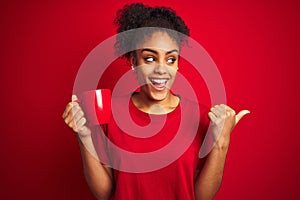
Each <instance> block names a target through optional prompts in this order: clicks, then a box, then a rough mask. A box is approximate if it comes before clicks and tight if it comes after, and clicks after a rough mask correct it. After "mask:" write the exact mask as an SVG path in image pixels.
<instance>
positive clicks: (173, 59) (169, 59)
mask: <svg viewBox="0 0 300 200" xmlns="http://www.w3.org/2000/svg"><path fill="white" fill-rule="evenodd" d="M175 61H176V59H175V58H168V60H167V63H168V64H173V63H174V62H175Z"/></svg>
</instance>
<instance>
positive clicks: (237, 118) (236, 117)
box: [235, 110, 250, 124]
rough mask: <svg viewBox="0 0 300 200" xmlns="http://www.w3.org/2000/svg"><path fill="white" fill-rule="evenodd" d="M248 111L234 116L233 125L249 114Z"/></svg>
mask: <svg viewBox="0 0 300 200" xmlns="http://www.w3.org/2000/svg"><path fill="white" fill-rule="evenodd" d="M249 113H250V111H249V110H242V111H240V112H239V113H238V114H237V115H236V116H235V124H237V123H238V122H239V121H240V120H241V119H242V118H243V117H244V116H245V115H247V114H249Z"/></svg>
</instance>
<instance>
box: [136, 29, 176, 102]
mask: <svg viewBox="0 0 300 200" xmlns="http://www.w3.org/2000/svg"><path fill="white" fill-rule="evenodd" d="M178 58H179V47H178V45H177V43H176V42H175V41H174V40H173V39H172V38H171V37H170V36H169V35H168V34H167V33H166V32H154V33H153V34H152V36H151V37H147V38H146V39H145V41H144V42H143V43H142V44H139V45H138V47H137V50H136V56H132V57H131V62H132V64H133V66H135V69H136V72H137V77H138V81H139V84H140V85H141V92H142V93H144V94H145V95H146V96H147V97H148V98H150V99H151V100H156V101H160V100H164V99H166V97H167V95H168V94H169V92H170V91H169V89H170V88H171V86H172V84H173V82H174V79H175V76H176V72H177V69H178Z"/></svg>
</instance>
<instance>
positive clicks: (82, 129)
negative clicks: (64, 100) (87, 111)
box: [62, 95, 91, 137]
mask: <svg viewBox="0 0 300 200" xmlns="http://www.w3.org/2000/svg"><path fill="white" fill-rule="evenodd" d="M77 101H78V98H77V96H76V95H72V101H71V102H69V103H68V104H67V106H66V109H65V111H64V113H63V115H62V118H63V119H64V121H65V123H66V124H67V125H68V126H69V127H70V128H71V129H73V131H74V132H76V133H78V135H79V136H80V137H86V136H91V129H90V128H88V127H87V126H86V123H87V120H86V118H85V117H84V112H83V110H82V108H81V106H80V105H79V103H78V102H77Z"/></svg>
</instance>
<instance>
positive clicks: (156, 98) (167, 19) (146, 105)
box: [63, 4, 249, 200]
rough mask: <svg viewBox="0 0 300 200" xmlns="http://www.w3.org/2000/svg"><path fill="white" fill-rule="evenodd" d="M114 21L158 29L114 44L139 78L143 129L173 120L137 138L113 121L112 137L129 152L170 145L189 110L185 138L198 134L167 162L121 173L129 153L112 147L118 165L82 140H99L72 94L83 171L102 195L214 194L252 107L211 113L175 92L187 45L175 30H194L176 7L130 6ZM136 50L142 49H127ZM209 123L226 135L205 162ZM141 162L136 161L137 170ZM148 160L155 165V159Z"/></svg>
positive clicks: (70, 118) (136, 97)
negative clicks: (237, 133)
mask: <svg viewBox="0 0 300 200" xmlns="http://www.w3.org/2000/svg"><path fill="white" fill-rule="evenodd" d="M115 23H116V24H117V25H118V27H119V28H118V30H117V32H118V33H122V32H124V31H128V30H132V29H137V28H142V27H159V28H154V29H149V32H144V33H142V35H139V36H138V37H137V35H135V34H129V35H126V37H124V36H121V35H120V36H119V37H117V42H116V44H115V47H116V49H117V51H118V52H121V53H122V52H125V54H123V56H124V57H125V58H126V59H128V60H129V61H130V63H131V65H132V69H133V70H135V72H136V75H137V78H138V81H139V83H140V91H139V92H135V93H133V94H131V95H130V102H129V111H130V114H131V117H132V120H133V121H134V122H135V123H137V124H139V125H140V126H146V125H147V124H148V123H149V122H150V118H151V120H152V121H155V120H157V121H160V120H161V119H166V122H165V123H164V127H163V128H162V129H161V130H160V131H159V132H158V133H157V134H155V135H153V136H151V137H145V138H143V137H141V138H138V137H132V136H130V135H128V134H126V132H125V131H123V130H122V129H121V128H119V127H118V125H117V123H116V122H115V121H114V119H112V120H111V122H110V123H109V124H108V132H107V133H106V134H107V136H108V138H109V140H110V141H112V142H113V143H114V144H117V145H119V146H120V147H121V148H123V149H125V150H127V151H132V152H137V153H146V152H153V151H156V150H158V149H161V148H163V147H164V146H165V145H167V144H168V143H169V142H170V141H171V140H172V139H173V138H174V137H175V136H176V134H177V130H178V124H180V123H182V119H181V116H182V115H184V114H186V115H185V116H190V118H189V119H188V121H191V123H192V126H190V125H189V126H187V127H186V129H185V136H186V138H189V137H190V136H191V135H190V133H191V132H193V131H194V129H193V128H194V127H196V128H197V129H196V135H195V137H193V139H192V142H191V143H190V144H189V146H188V148H186V149H185V151H184V152H183V153H182V154H181V155H180V156H178V158H177V159H175V160H174V161H172V162H170V163H169V164H168V165H165V166H163V167H161V168H157V169H155V170H148V171H145V172H133V171H128V170H127V171H122V170H120V169H122V165H124V163H123V162H124V160H123V158H122V155H121V154H116V153H115V152H110V150H111V151H113V150H112V149H113V148H112V147H110V146H109V145H108V146H107V147H106V148H107V149H108V152H106V153H107V156H108V157H109V159H110V161H111V165H105V164H103V163H101V162H99V161H98V160H97V159H95V157H94V156H92V154H91V153H90V151H88V150H87V149H86V148H85V145H83V143H85V144H86V143H89V142H90V143H92V137H91V135H92V132H93V131H95V129H92V128H91V127H89V126H88V123H87V120H86V118H85V115H84V112H83V110H82V108H81V106H80V104H79V103H78V102H76V100H77V97H76V96H75V95H73V96H72V102H70V103H69V104H68V105H67V107H66V109H65V111H64V113H63V118H64V120H65V123H66V124H67V125H68V126H69V127H70V128H72V129H73V130H74V131H75V132H76V133H78V134H79V135H80V138H81V140H79V144H80V150H81V153H82V159H83V167H84V173H85V176H86V180H87V182H88V184H89V186H90V188H91V190H92V191H93V193H94V194H95V196H96V198H97V199H117V200H122V199H124V200H125V199H126V200H135V199H136V200H141V199H142V200H153V199H160V200H164V199H165V200H173V199H179V200H181V199H182V200H191V199H197V200H200V199H212V198H213V197H214V195H215V194H216V192H217V191H218V189H219V187H220V185H221V181H222V175H223V170H224V164H225V159H226V155H227V151H228V147H229V142H230V134H231V131H232V129H233V128H234V126H235V125H236V124H237V122H238V121H239V120H240V119H241V118H242V117H243V116H244V115H245V114H247V113H249V111H247V110H243V111H241V112H240V113H238V114H237V115H236V113H235V111H234V110H233V109H232V108H230V107H229V106H227V105H223V104H221V105H215V106H213V107H212V108H211V109H210V110H209V109H205V107H204V106H202V105H198V104H197V105H196V104H195V102H190V101H188V100H187V99H184V98H181V97H180V96H179V95H175V94H173V93H172V92H171V91H170V88H171V86H172V84H173V82H174V79H175V77H176V73H177V70H178V60H179V53H180V47H181V45H182V42H183V41H184V38H183V37H182V36H181V35H180V34H178V35H177V34H173V32H172V31H169V30H173V31H176V32H179V33H182V34H184V35H187V36H188V35H189V30H188V28H187V26H186V25H185V24H184V22H183V20H182V19H181V18H180V17H179V16H177V15H176V14H175V12H174V11H173V10H171V9H169V8H165V7H147V6H144V5H143V4H131V5H127V6H125V7H124V8H123V9H121V10H120V11H119V12H118V13H117V17H116V19H115ZM132 47H133V49H135V50H133V51H129V52H127V49H130V48H132ZM197 106H199V107H200V121H197V120H194V121H193V119H194V118H193V113H194V112H195V109H198V107H197ZM209 120H210V121H211V123H212V127H213V128H212V129H211V130H212V131H215V132H216V133H213V134H220V137H218V140H217V141H216V143H215V145H214V147H213V149H212V150H211V152H210V153H209V154H208V155H207V156H206V158H205V159H200V158H199V150H200V147H201V143H202V140H203V138H204V136H205V134H206V131H207V127H208V124H209ZM217 132H218V133H217ZM141 135H143V133H141ZM182 143H184V139H183V141H182ZM179 146H180V145H179ZM174 151H176V149H174ZM167 157H168V156H165V157H162V158H160V159H168V158H167ZM170 157H172V155H170ZM125 161H128V160H125ZM147 162H149V161H147ZM153 162H156V161H153ZM116 163H117V164H116ZM126 164H128V163H125V165H126ZM139 164H140V163H134V162H133V163H130V165H132V166H133V167H134V165H139ZM143 164H145V163H143ZM148 164H149V165H151V164H152V163H151V161H150V162H149V163H148ZM117 165H118V166H117Z"/></svg>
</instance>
